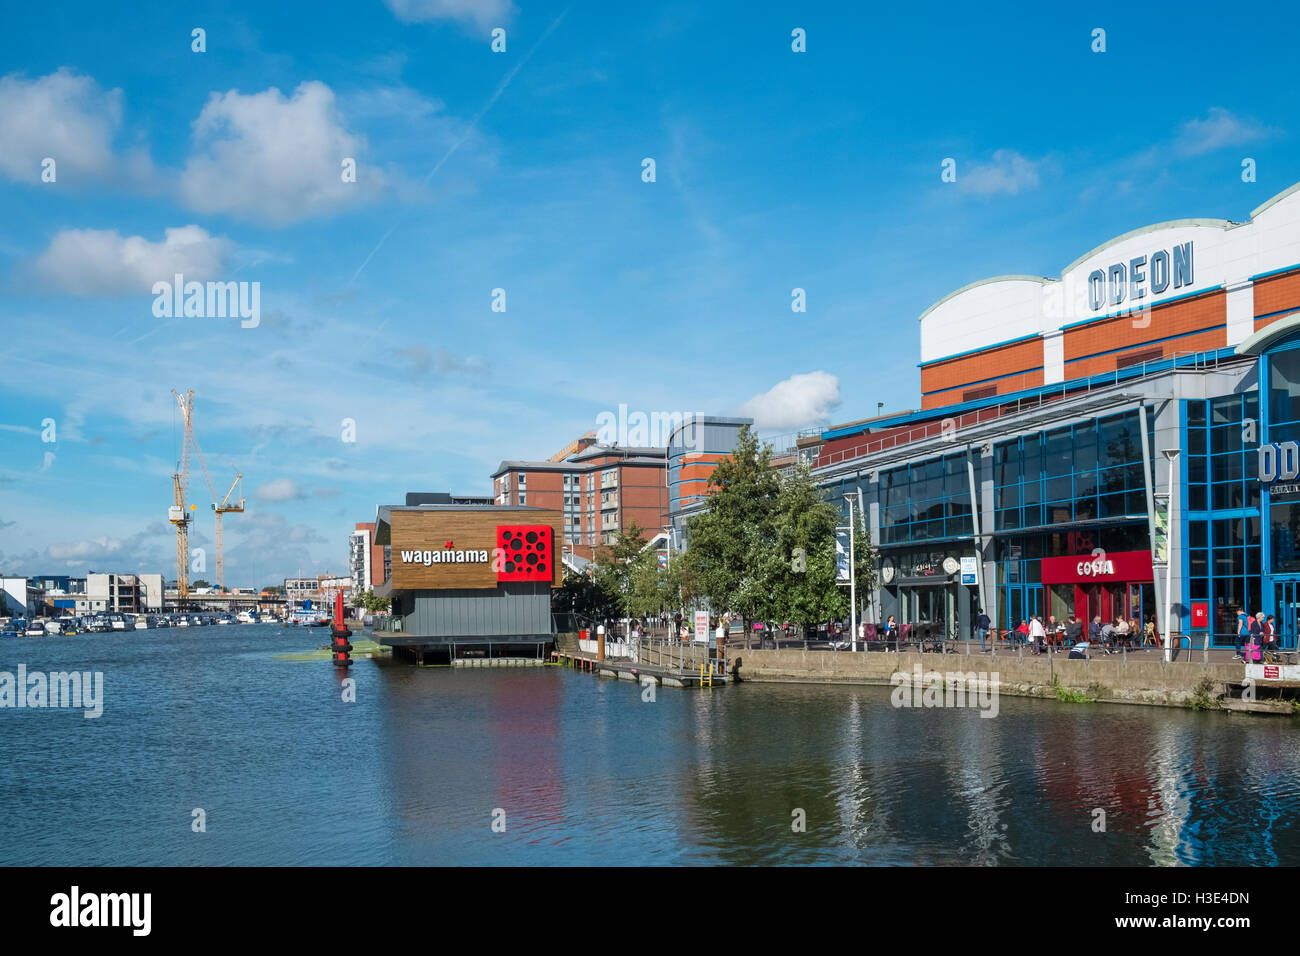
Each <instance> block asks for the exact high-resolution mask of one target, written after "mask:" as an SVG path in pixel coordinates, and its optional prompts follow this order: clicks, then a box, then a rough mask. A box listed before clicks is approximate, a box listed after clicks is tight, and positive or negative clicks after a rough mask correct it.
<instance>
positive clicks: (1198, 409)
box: [1182, 392, 1300, 646]
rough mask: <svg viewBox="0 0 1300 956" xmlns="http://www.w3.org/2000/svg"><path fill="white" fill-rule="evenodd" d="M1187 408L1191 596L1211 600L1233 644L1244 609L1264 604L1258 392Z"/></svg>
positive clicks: (1218, 630) (1216, 634)
mask: <svg viewBox="0 0 1300 956" xmlns="http://www.w3.org/2000/svg"><path fill="white" fill-rule="evenodd" d="M1185 415H1186V429H1185V438H1184V442H1183V448H1184V449H1185V450H1186V453H1187V454H1186V458H1187V460H1186V464H1185V465H1184V468H1185V472H1184V475H1185V479H1186V484H1185V485H1184V487H1185V488H1186V489H1187V498H1186V506H1187V515H1186V524H1185V525H1184V527H1185V529H1186V535H1187V538H1186V546H1185V547H1184V548H1183V549H1182V551H1183V554H1184V560H1185V561H1186V565H1185V576H1184V579H1185V580H1186V582H1187V589H1188V591H1187V596H1188V600H1189V601H1207V602H1209V605H1210V608H1211V614H1210V627H1211V633H1212V642H1213V643H1214V644H1217V645H1221V646H1223V645H1230V644H1232V643H1234V639H1235V635H1236V632H1237V612H1238V611H1241V610H1249V611H1250V612H1251V613H1254V612H1255V611H1257V610H1259V609H1260V599H1261V579H1262V574H1263V555H1262V549H1261V544H1262V539H1261V536H1260V491H1259V482H1258V480H1257V476H1256V470H1255V456H1256V454H1257V453H1256V450H1255V449H1256V445H1257V443H1258V429H1259V393H1258V392H1247V393H1245V394H1241V395H1225V396H1221V397H1218V398H1212V399H1208V400H1205V401H1200V400H1198V401H1189V402H1187V403H1186V409H1185ZM1298 570H1300V568H1298ZM1189 624H1190V622H1189V621H1188V620H1187V619H1186V618H1184V621H1183V626H1184V628H1186V627H1187V626H1189Z"/></svg>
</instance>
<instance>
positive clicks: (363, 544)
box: [348, 521, 387, 594]
mask: <svg viewBox="0 0 1300 956" xmlns="http://www.w3.org/2000/svg"><path fill="white" fill-rule="evenodd" d="M348 570H349V572H350V577H351V579H352V593H353V594H363V593H365V592H366V591H373V590H374V589H375V588H376V587H377V586H378V585H380V584H383V583H384V580H385V576H386V574H387V571H386V566H385V562H384V547H383V545H377V544H375V523H374V522H373V521H363V522H358V523H357V526H356V529H355V530H354V531H353V532H352V534H351V535H349V536H348Z"/></svg>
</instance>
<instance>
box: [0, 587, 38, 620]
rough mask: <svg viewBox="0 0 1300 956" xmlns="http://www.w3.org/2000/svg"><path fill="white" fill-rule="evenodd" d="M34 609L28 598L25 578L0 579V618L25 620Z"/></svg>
mask: <svg viewBox="0 0 1300 956" xmlns="http://www.w3.org/2000/svg"><path fill="white" fill-rule="evenodd" d="M34 608H35V605H34V604H32V603H31V601H30V600H29V597H28V591H27V579H26V578H16V577H14V578H11V577H0V616H3V617H21V618H26V617H28V616H29V615H30V614H31V613H32V611H33V610H34Z"/></svg>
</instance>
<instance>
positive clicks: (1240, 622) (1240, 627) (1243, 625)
mask: <svg viewBox="0 0 1300 956" xmlns="http://www.w3.org/2000/svg"><path fill="white" fill-rule="evenodd" d="M1250 621H1251V618H1250V616H1249V615H1247V614H1246V610H1245V608H1242V609H1241V610H1240V611H1238V612H1237V643H1236V645H1235V649H1234V652H1233V655H1232V659H1233V660H1234V661H1239V660H1242V656H1241V645H1242V644H1245V643H1246V639H1247V638H1249V637H1250Z"/></svg>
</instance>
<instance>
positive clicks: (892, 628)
mask: <svg viewBox="0 0 1300 956" xmlns="http://www.w3.org/2000/svg"><path fill="white" fill-rule="evenodd" d="M885 640H886V641H887V642H889V643H892V644H894V650H898V644H897V641H898V624H897V623H896V622H895V621H894V615H892V614H891V615H889V620H888V621H886V622H885ZM885 650H889V648H888V647H886V648H885Z"/></svg>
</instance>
